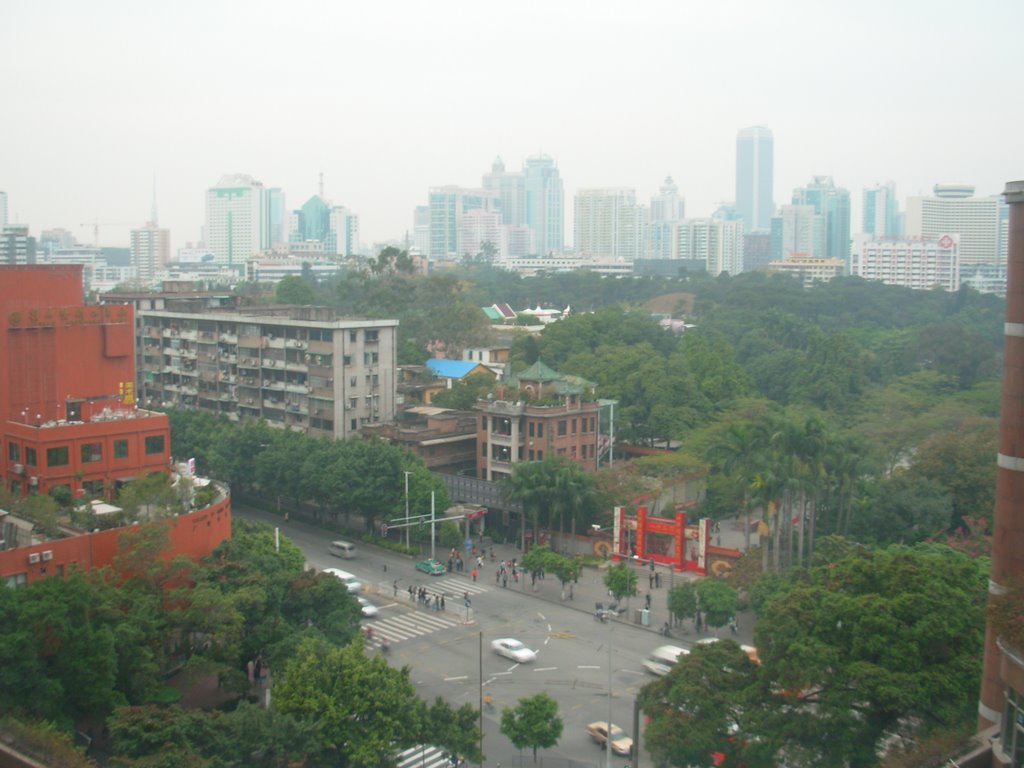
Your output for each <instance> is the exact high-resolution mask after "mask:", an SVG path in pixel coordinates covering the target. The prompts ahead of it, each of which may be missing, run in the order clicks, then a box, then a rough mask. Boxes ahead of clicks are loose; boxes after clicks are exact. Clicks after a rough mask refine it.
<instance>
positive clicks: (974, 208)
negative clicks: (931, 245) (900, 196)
mask: <svg viewBox="0 0 1024 768" xmlns="http://www.w3.org/2000/svg"><path fill="white" fill-rule="evenodd" d="M934 192H935V194H934V195H932V196H931V197H908V198H907V211H906V236H907V237H908V238H920V239H932V240H937V239H938V238H940V237H941V236H942V235H944V234H953V233H955V234H959V235H960V262H961V265H963V266H967V265H974V264H1005V263H1006V237H1005V227H1006V224H1005V217H1004V216H1002V212H1001V209H1002V208H1005V204H1004V203H1003V202H1002V200H1001V199H1000V198H999V197H998V196H996V195H992V196H990V197H974V187H973V186H970V185H963V184H936V185H935V188H934Z"/></svg>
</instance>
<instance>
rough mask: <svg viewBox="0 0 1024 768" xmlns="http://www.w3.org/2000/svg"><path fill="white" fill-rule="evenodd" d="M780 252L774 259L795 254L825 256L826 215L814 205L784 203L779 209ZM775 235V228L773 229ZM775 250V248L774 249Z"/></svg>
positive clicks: (774, 255) (785, 257)
mask: <svg viewBox="0 0 1024 768" xmlns="http://www.w3.org/2000/svg"><path fill="white" fill-rule="evenodd" d="M777 218H778V220H779V223H780V227H779V240H778V252H777V253H773V254H772V256H773V260H778V259H780V258H781V259H788V258H789V257H790V256H793V255H794V254H799V255H801V256H807V257H811V258H824V256H825V217H824V216H820V215H819V214H818V213H817V211H815V209H814V206H813V205H784V206H782V207H781V208H780V209H779V215H778V217H777ZM772 232H773V235H774V233H775V228H774V226H773V229H772ZM773 250H774V249H773Z"/></svg>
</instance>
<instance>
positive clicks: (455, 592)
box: [415, 576, 493, 603]
mask: <svg viewBox="0 0 1024 768" xmlns="http://www.w3.org/2000/svg"><path fill="white" fill-rule="evenodd" d="M415 586H417V587H420V586H422V587H425V588H426V590H427V592H428V593H429V594H430V595H431V596H433V595H444V599H445V601H447V602H448V603H451V602H453V601H455V600H456V599H462V593H463V592H469V594H471V595H482V594H483V593H484V592H490V591H491V589H492V588H493V585H489V584H487V582H484V581H473V580H472V579H460V578H458V577H457V576H438V577H436V578H433V579H431V580H430V581H423V582H418V583H416V584H415Z"/></svg>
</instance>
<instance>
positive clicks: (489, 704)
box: [484, 693, 494, 712]
mask: <svg viewBox="0 0 1024 768" xmlns="http://www.w3.org/2000/svg"><path fill="white" fill-rule="evenodd" d="M484 710H486V711H487V712H493V711H494V697H493V696H491V694H489V693H485V694H484Z"/></svg>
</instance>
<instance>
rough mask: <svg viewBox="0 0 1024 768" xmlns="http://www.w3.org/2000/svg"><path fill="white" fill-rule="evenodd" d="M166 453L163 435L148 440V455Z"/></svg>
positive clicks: (152, 436) (151, 436)
mask: <svg viewBox="0 0 1024 768" xmlns="http://www.w3.org/2000/svg"><path fill="white" fill-rule="evenodd" d="M163 452H164V436H163V435H150V436H149V437H147V438H146V455H147V456H151V455H153V454H154V453H163Z"/></svg>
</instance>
